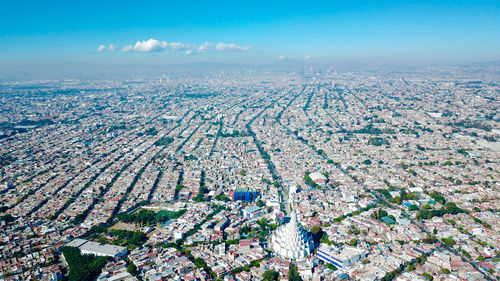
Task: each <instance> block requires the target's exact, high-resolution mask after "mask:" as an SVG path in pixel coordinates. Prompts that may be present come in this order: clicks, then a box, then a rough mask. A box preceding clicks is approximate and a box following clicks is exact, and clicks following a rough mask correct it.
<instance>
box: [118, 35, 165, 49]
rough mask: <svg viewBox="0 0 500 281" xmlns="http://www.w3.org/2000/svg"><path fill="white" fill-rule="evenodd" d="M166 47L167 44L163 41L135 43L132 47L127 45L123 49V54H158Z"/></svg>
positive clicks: (150, 40)
mask: <svg viewBox="0 0 500 281" xmlns="http://www.w3.org/2000/svg"><path fill="white" fill-rule="evenodd" d="M167 47H168V43H167V42H165V41H158V40H156V39H153V38H151V39H149V40H147V41H146V40H145V41H137V42H136V43H135V45H134V46H132V45H128V46H125V47H123V49H122V51H124V52H130V51H135V52H159V51H162V50H164V49H165V48H167Z"/></svg>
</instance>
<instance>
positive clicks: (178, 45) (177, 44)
mask: <svg viewBox="0 0 500 281" xmlns="http://www.w3.org/2000/svg"><path fill="white" fill-rule="evenodd" d="M169 46H170V48H171V49H172V50H174V51H183V50H188V49H190V48H191V44H184V43H180V42H171V43H170V44H169Z"/></svg>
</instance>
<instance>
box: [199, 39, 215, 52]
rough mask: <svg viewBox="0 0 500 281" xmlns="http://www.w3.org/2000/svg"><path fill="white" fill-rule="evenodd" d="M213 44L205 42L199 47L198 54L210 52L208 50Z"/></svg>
mask: <svg viewBox="0 0 500 281" xmlns="http://www.w3.org/2000/svg"><path fill="white" fill-rule="evenodd" d="M212 45H213V44H212V43H210V42H205V43H203V44H201V45H200V46H198V52H200V53H203V52H206V51H208V49H209V48H210V47H211V46H212Z"/></svg>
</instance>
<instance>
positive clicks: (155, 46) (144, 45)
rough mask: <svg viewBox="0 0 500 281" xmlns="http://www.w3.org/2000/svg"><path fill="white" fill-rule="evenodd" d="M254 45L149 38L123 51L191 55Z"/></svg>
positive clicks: (112, 48) (245, 49) (101, 49)
mask: <svg viewBox="0 0 500 281" xmlns="http://www.w3.org/2000/svg"><path fill="white" fill-rule="evenodd" d="M117 48H118V47H117V46H115V45H113V44H111V45H109V46H107V47H106V46H105V45H101V46H99V48H98V51H99V52H103V51H110V52H112V51H114V50H116V49H117ZM251 48H252V46H240V45H238V44H235V43H230V44H229V43H223V42H220V43H218V44H217V45H215V47H214V43H211V42H205V43H202V44H200V45H197V44H191V43H181V42H170V43H168V42H165V41H158V40H156V39H153V38H151V39H149V40H144V41H137V42H136V43H135V44H134V45H127V46H125V47H123V48H122V51H123V52H160V51H163V50H166V49H171V50H173V51H184V54H185V55H191V54H193V53H194V52H198V53H204V52H208V51H211V50H216V51H219V52H231V51H233V52H242V51H248V50H250V49H251Z"/></svg>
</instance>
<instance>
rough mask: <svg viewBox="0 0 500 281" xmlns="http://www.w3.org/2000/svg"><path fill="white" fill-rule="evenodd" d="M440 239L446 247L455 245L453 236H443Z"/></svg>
mask: <svg viewBox="0 0 500 281" xmlns="http://www.w3.org/2000/svg"><path fill="white" fill-rule="evenodd" d="M441 241H443V243H444V244H445V245H446V246H448V247H453V245H455V243H456V242H455V240H454V239H453V238H443V239H441Z"/></svg>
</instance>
